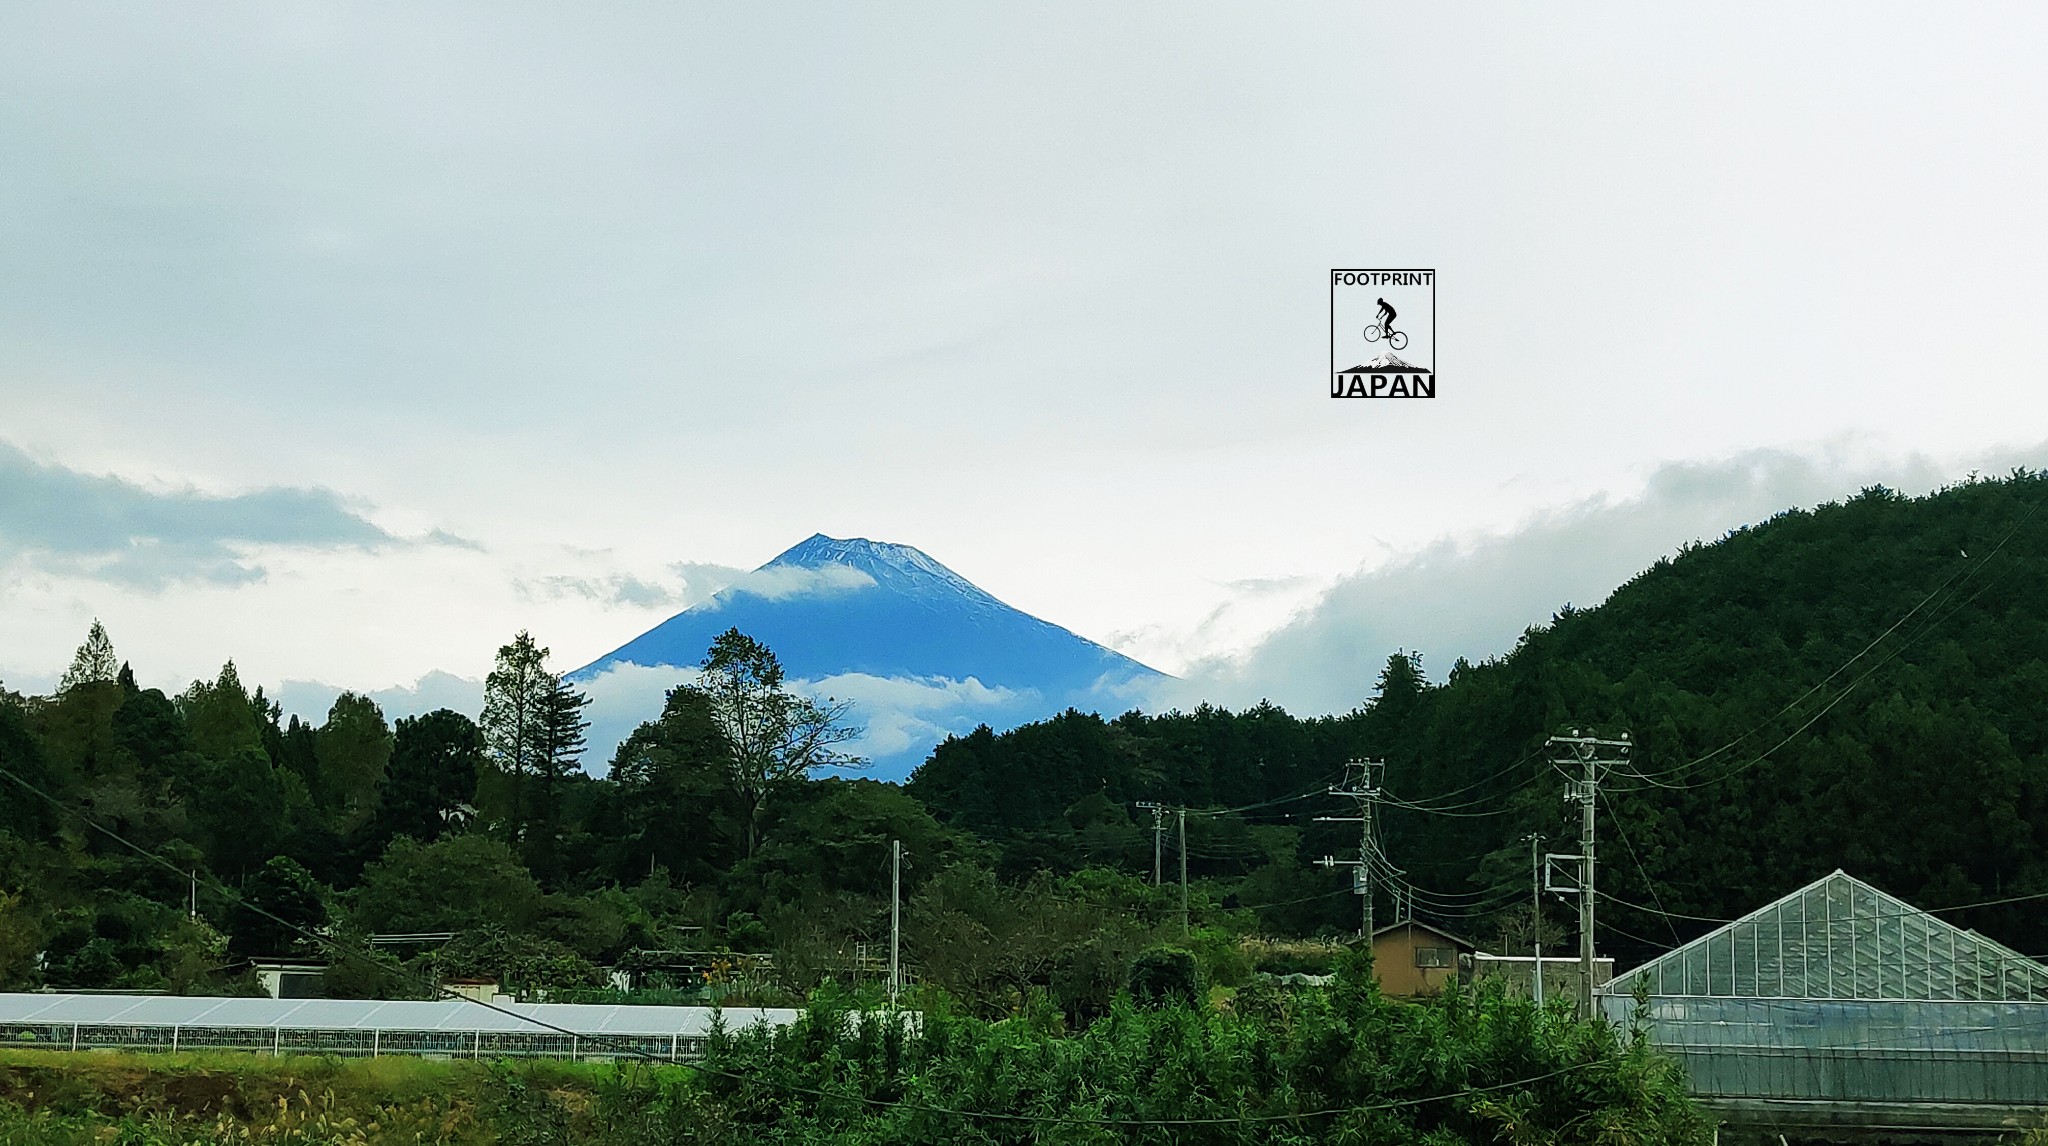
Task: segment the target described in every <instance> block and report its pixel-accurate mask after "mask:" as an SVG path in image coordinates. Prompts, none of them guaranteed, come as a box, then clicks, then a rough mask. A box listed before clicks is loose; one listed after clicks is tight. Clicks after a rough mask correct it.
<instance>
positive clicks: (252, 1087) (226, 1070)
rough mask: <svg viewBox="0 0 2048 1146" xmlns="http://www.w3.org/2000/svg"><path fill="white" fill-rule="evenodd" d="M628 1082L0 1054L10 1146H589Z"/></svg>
mask: <svg viewBox="0 0 2048 1146" xmlns="http://www.w3.org/2000/svg"><path fill="white" fill-rule="evenodd" d="M626 1069H632V1070H640V1071H641V1076H642V1077H645V1070H644V1068H626ZM671 1069H673V1070H678V1071H680V1070H683V1069H685V1068H663V1070H664V1073H667V1071H669V1070H671ZM621 1080H622V1075H621V1070H620V1068H614V1067H611V1066H608V1065H603V1064H594V1063H567V1062H553V1061H547V1062H521V1063H518V1064H503V1063H491V1062H481V1063H479V1062H471V1061H465V1060H454V1061H446V1062H436V1061H431V1060H426V1059H418V1058H402V1057H391V1058H374V1059H360V1058H359V1059H334V1058H291V1057H286V1058H270V1057H267V1056H258V1055H238V1054H225V1053H203V1054H126V1053H111V1052H101V1051H79V1052H72V1051H42V1050H0V1144H4V1146H42V1144H45V1143H48V1144H52V1146H70V1144H73V1143H79V1144H83V1143H93V1144H97V1146H106V1144H120V1146H173V1144H176V1146H185V1144H187V1143H221V1142H264V1143H293V1144H306V1146H329V1144H333V1146H383V1144H386V1143H406V1144H408V1146H411V1144H415V1143H457V1144H461V1143H507V1144H525V1143H531V1144H534V1146H539V1144H542V1143H554V1142H570V1141H577V1140H581V1139H583V1138H584V1137H585V1136H586V1135H585V1131H586V1130H587V1129H588V1126H587V1123H588V1122H589V1121H590V1119H591V1118H592V1117H593V1112H594V1111H595V1109H596V1108H597V1106H598V1105H599V1103H600V1101H601V1096H602V1095H603V1094H604V1093H606V1092H607V1090H608V1088H613V1087H615V1086H617V1085H618V1084H619V1083H620V1082H621Z"/></svg>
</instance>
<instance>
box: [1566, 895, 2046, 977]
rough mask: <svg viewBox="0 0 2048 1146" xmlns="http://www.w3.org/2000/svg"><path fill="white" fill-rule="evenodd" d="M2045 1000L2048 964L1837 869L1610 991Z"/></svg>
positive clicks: (1638, 972) (1636, 971)
mask: <svg viewBox="0 0 2048 1146" xmlns="http://www.w3.org/2000/svg"><path fill="white" fill-rule="evenodd" d="M1638 983H1643V984H1646V985H1647V987H1648V990H1649V993H1650V994H1652V995H1665V996H1672V995H1679V996H1704V997H1715V998H1746V999H1862V1000H1879V999H1927V1000H2005V1001H2035V1002H2048V966H2043V965H2042V964H2040V963H2037V962H2035V961H2034V960H2032V959H2029V958H2027V957H2026V956H2024V955H2021V954H2020V953H2019V952H2017V951H2014V950H2013V949H2011V948H2010V947H2007V946H2005V945H2004V944H2001V943H1997V942H1994V941H1992V940H1990V939H1987V938H1985V937H1984V936H1982V935H1979V934H1977V933H1976V932H1975V931H1970V930H1967V929H1965V928H1961V927H1956V926H1954V925H1953V924H1949V923H1944V922H1942V921H1941V920H1939V919H1936V918H1935V917H1934V916H1932V915H1930V914H1928V913H1927V912H1925V911H1922V910H1920V909H1919V908H1917V907H1914V906H1913V905H1912V904H1910V903H1907V902H1906V901H1904V900H1902V899H1899V898H1898V897H1896V896H1892V895H1887V894H1885V893H1884V892H1882V891H1879V890H1878V889H1876V888H1875V887H1872V886H1871V885H1869V884H1867V883H1865V882H1863V881H1862V880H1860V879H1857V878H1856V877H1855V876H1852V875H1849V874H1848V873H1846V872H1843V871H1841V870H1839V869H1837V870H1836V871H1834V872H1832V873H1830V874H1828V875H1825V876H1822V877H1821V878H1820V879H1817V880H1815V881H1813V882H1812V883H1810V884H1808V885H1806V886H1805V887H1802V888H1800V889H1799V890H1798V891H1795V892H1793V893H1791V894H1790V895H1787V896H1785V897H1784V898H1783V899H1780V900H1778V901H1776V902H1774V903H1770V904H1767V905H1765V906H1763V907H1760V908H1758V909H1757V910H1755V911H1752V912H1750V913H1749V914H1748V915H1745V916H1743V917H1742V918H1740V919H1737V920H1735V921H1734V922H1732V923H1729V924H1726V925H1724V926H1722V927H1720V928H1718V929H1716V930H1714V931H1710V932H1708V933H1707V934H1705V935H1702V936H1700V937H1699V938H1698V939H1695V940H1693V941H1692V942H1690V943H1687V944H1686V945H1684V946H1683V947H1679V948H1676V949H1674V950H1672V951H1669V952H1666V953H1665V954H1663V955H1660V956H1658V957H1657V958H1655V959H1652V960H1650V961H1649V962H1648V963H1645V964H1643V965H1642V966H1640V967H1637V968H1635V969H1634V970H1631V971H1629V972H1627V973H1626V974H1623V975H1618V976H1616V977H1615V978H1614V979H1613V981H1611V982H1610V983H1608V984H1607V986H1606V987H1605V988H1604V991H1605V993H1607V994H1612V995H1627V994H1631V993H1633V992H1634V991H1635V990H1636V989H1637V984H1638Z"/></svg>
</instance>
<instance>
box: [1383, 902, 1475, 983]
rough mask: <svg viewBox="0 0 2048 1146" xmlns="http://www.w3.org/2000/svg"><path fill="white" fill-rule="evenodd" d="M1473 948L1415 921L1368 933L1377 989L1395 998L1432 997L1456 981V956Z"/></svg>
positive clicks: (1445, 933) (1436, 929)
mask: <svg viewBox="0 0 2048 1146" xmlns="http://www.w3.org/2000/svg"><path fill="white" fill-rule="evenodd" d="M1475 950H1477V948H1476V947H1475V946H1474V945H1473V943H1472V942H1471V941H1470V940H1468V939H1462V938H1460V937H1458V936H1456V935H1453V934H1451V933H1450V932H1448V931H1445V930H1443V929H1442V928H1438V927H1432V926H1430V925H1429V924H1427V923H1419V922H1416V921H1415V920H1412V919H1410V920H1404V921H1402V922H1400V923H1394V924H1389V925H1388V926H1386V927H1382V928H1380V929H1379V930H1377V931H1375V932H1373V933H1372V965H1373V974H1374V976H1375V977H1376V978H1378V979H1379V981H1380V990H1381V991H1382V992H1383V993H1385V994H1387V995H1391V996H1394V997H1395V998H1410V999H1412V998H1416V997H1418V996H1422V995H1434V994H1436V993H1437V992H1439V991H1441V990H1443V989H1444V985H1445V984H1447V983H1453V982H1456V981H1457V979H1458V957H1459V956H1460V955H1470V954H1472V953H1473V952H1474V951H1475Z"/></svg>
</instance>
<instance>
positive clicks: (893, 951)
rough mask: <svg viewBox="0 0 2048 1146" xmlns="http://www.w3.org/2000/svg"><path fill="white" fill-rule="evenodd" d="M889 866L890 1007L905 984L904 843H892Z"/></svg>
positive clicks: (893, 1004)
mask: <svg viewBox="0 0 2048 1146" xmlns="http://www.w3.org/2000/svg"><path fill="white" fill-rule="evenodd" d="M890 845H891V846H890V849H889V850H890V853H891V854H890V857H889V858H890V861H891V862H890V865H889V1005H890V1006H892V1007H893V1006H895V1005H896V991H897V988H898V987H900V986H902V984H903V963H902V958H903V841H902V840H891V841H890Z"/></svg>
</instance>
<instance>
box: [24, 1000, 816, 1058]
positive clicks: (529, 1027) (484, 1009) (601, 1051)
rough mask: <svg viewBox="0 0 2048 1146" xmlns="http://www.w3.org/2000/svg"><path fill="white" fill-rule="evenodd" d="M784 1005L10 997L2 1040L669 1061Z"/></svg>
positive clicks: (781, 1015)
mask: <svg viewBox="0 0 2048 1146" xmlns="http://www.w3.org/2000/svg"><path fill="white" fill-rule="evenodd" d="M798 1014H799V1012H797V1011H794V1010H789V1009H782V1008H725V1009H719V1008H713V1007H647V1006H628V1005H605V1004H594V1005H586V1004H572V1003H497V1004H491V1005H489V1006H485V1005H483V1004H480V1003H476V1002H472V1001H469V1000H466V999H442V1000H433V1001H424V1000H375V999H264V998H256V999H224V998H210V997H193V996H170V995H97V994H93V995H64V994H0V1046H10V1047H48V1048H56V1049H70V1050H87V1049H95V1048H97V1049H110V1050H111V1049H121V1050H164V1051H170V1050H245V1051H253V1052H257V1053H262V1054H322V1055H349V1056H366V1055H387V1054H405V1055H431V1056H435V1057H446V1058H508V1057H510V1058H565V1059H617V1058H627V1057H635V1058H658V1059H666V1060H668V1061H671V1062H678V1061H686V1060H689V1059H692V1058H695V1057H697V1056H698V1055H699V1054H701V1053H702V1051H703V1049H704V1045H705V1042H706V1041H707V1040H708V1039H709V1038H710V1037H711V1034H712V1031H713V1029H714V1026H716V1025H717V1024H720V1023H722V1024H723V1025H724V1028H725V1029H726V1030H728V1031H737V1030H740V1029H742V1028H745V1027H749V1026H753V1025H756V1024H760V1023H766V1024H768V1025H771V1026H783V1025H787V1024H789V1023H792V1022H795V1021H796V1018H797V1015H798Z"/></svg>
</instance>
